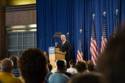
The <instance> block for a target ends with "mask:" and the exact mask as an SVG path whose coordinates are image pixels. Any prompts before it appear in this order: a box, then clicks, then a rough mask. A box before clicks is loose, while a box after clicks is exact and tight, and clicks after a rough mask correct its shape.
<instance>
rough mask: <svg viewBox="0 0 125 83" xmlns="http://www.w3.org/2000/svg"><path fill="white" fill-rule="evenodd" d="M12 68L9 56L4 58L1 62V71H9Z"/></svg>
mask: <svg viewBox="0 0 125 83" xmlns="http://www.w3.org/2000/svg"><path fill="white" fill-rule="evenodd" d="M12 68H13V62H12V61H11V60H10V59H9V58H5V59H3V60H2V62H1V70H2V71H3V72H8V73H11V71H12Z"/></svg>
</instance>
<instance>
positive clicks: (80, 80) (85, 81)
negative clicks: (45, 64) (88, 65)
mask: <svg viewBox="0 0 125 83" xmlns="http://www.w3.org/2000/svg"><path fill="white" fill-rule="evenodd" d="M68 83H106V82H105V80H104V77H103V76H102V75H101V74H100V73H95V72H84V73H82V74H78V75H75V76H74V77H73V78H72V79H70V81H69V82H68Z"/></svg>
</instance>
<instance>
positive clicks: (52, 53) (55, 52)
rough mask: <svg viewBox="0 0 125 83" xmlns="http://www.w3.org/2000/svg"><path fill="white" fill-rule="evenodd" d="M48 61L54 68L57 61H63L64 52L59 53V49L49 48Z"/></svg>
mask: <svg viewBox="0 0 125 83" xmlns="http://www.w3.org/2000/svg"><path fill="white" fill-rule="evenodd" d="M49 60H50V64H51V65H52V67H53V68H55V67H56V61H57V60H65V52H62V51H60V48H55V47H49Z"/></svg>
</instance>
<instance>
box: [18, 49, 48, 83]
mask: <svg viewBox="0 0 125 83" xmlns="http://www.w3.org/2000/svg"><path fill="white" fill-rule="evenodd" d="M19 67H20V70H21V75H22V77H23V79H24V82H25V83H44V81H45V80H44V79H45V76H46V74H47V71H48V67H47V59H46V57H45V55H44V53H43V51H41V50H40V49H37V48H29V49H27V50H25V51H24V52H23V54H22V56H21V57H20V58H19Z"/></svg>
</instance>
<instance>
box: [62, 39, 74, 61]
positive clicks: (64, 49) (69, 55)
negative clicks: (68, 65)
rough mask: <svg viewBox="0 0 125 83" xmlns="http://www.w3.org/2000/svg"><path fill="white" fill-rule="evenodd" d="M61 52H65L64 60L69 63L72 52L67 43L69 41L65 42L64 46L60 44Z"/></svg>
mask: <svg viewBox="0 0 125 83" xmlns="http://www.w3.org/2000/svg"><path fill="white" fill-rule="evenodd" d="M61 50H62V51H63V52H66V54H65V59H66V61H68V62H69V61H70V60H71V57H72V50H73V48H72V46H71V44H70V42H69V41H66V42H65V43H64V44H62V46H61Z"/></svg>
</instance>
